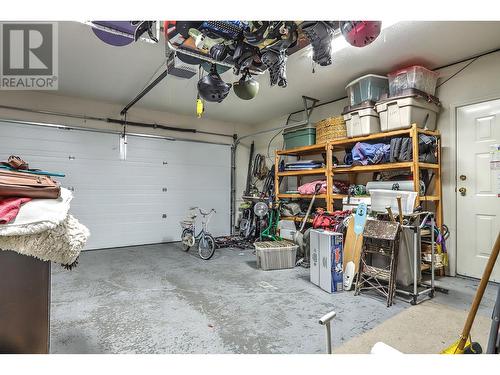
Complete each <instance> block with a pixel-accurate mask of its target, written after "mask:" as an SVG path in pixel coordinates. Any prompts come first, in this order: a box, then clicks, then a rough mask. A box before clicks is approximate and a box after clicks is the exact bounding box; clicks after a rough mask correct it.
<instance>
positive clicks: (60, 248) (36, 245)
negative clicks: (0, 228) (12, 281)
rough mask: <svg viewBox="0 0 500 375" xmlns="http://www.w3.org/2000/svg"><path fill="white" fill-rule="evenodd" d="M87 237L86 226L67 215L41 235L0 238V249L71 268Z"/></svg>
mask: <svg viewBox="0 0 500 375" xmlns="http://www.w3.org/2000/svg"><path fill="white" fill-rule="evenodd" d="M89 236H90V232H89V230H88V229H87V227H86V226H84V225H83V224H80V222H79V221H78V220H77V219H75V218H74V217H73V216H72V215H67V216H66V218H65V219H64V220H63V221H62V222H61V223H60V224H59V225H56V226H55V227H54V228H52V229H49V230H46V231H44V232H41V233H37V234H26V235H19V236H17V235H16V236H0V249H1V250H12V251H15V252H17V253H19V254H22V255H29V256H32V257H35V258H38V259H41V260H45V261H52V262H56V263H60V264H62V265H64V266H70V267H71V266H72V265H74V263H75V261H76V260H77V258H78V256H79V255H80V251H82V249H83V247H84V246H85V244H86V243H87V239H88V238H89Z"/></svg>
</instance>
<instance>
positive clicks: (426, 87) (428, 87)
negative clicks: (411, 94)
mask: <svg viewBox="0 0 500 375" xmlns="http://www.w3.org/2000/svg"><path fill="white" fill-rule="evenodd" d="M387 76H388V77H389V94H390V95H391V96H396V95H400V94H401V92H402V91H403V90H406V89H417V90H421V91H423V92H425V93H427V94H429V95H434V93H435V92H436V83H437V79H438V76H439V73H436V72H433V71H432V70H428V69H426V68H424V67H423V66H419V65H414V66H410V67H408V68H404V69H400V70H397V71H395V72H392V73H389V74H388V75H387Z"/></svg>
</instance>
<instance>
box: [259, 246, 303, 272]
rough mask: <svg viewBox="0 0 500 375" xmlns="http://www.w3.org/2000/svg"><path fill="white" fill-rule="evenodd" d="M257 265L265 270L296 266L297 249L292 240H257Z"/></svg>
mask: <svg viewBox="0 0 500 375" xmlns="http://www.w3.org/2000/svg"><path fill="white" fill-rule="evenodd" d="M254 246H255V255H256V257H257V267H258V268H261V269H263V270H265V271H268V270H280V269H286V268H293V267H295V260H296V258H297V249H298V248H299V247H298V246H297V245H296V244H295V243H293V242H291V241H286V240H283V241H263V242H255V243H254Z"/></svg>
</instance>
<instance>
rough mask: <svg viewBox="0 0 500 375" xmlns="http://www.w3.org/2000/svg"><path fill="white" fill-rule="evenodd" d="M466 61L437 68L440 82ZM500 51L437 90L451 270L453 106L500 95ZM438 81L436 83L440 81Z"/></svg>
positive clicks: (453, 258)
mask: <svg viewBox="0 0 500 375" xmlns="http://www.w3.org/2000/svg"><path fill="white" fill-rule="evenodd" d="M466 64H467V62H465V63H461V64H457V65H454V66H451V67H449V68H446V69H442V70H441V71H439V73H440V80H439V82H443V81H444V80H446V79H447V78H448V77H450V76H451V75H453V74H454V73H456V72H458V71H459V70H460V69H461V68H462V67H464V66H465V65H466ZM498 77H500V53H499V52H497V53H493V54H490V55H487V56H483V57H481V58H479V59H478V60H477V61H475V62H474V63H472V64H471V65H470V66H469V67H467V68H466V69H464V70H463V71H462V72H460V73H458V74H457V75H456V76H455V77H453V78H451V79H450V80H449V81H448V82H446V83H444V84H443V85H442V86H441V87H439V89H438V90H437V96H438V97H439V99H440V100H441V104H442V110H441V113H440V115H439V119H438V129H439V131H440V132H441V134H442V139H443V141H442V142H443V148H442V150H443V154H442V155H443V158H442V164H441V165H442V186H443V198H444V199H443V210H444V222H445V224H447V225H448V227H449V228H450V238H449V240H448V243H447V245H448V249H449V253H450V254H449V256H450V267H449V271H450V274H452V275H454V274H455V270H456V242H455V240H456V232H457V222H456V191H455V188H456V121H455V114H456V108H457V107H459V106H463V105H467V104H473V103H478V102H482V101H486V100H492V99H498V98H500V83H499V81H498ZM439 82H438V84H439Z"/></svg>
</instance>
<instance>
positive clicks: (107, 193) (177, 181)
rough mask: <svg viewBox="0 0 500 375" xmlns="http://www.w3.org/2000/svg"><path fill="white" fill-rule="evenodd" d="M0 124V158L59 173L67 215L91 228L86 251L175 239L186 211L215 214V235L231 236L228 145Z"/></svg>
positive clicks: (212, 229) (177, 238) (210, 227)
mask: <svg viewBox="0 0 500 375" xmlns="http://www.w3.org/2000/svg"><path fill="white" fill-rule="evenodd" d="M127 138H128V139H127V141H128V145H127V158H126V160H120V153H119V135H117V134H106V133H97V132H91V131H80V130H67V129H59V128H50V127H42V126H32V125H23V124H13V123H0V160H6V159H7V157H8V156H9V155H11V154H15V155H19V156H21V157H22V158H23V159H25V160H26V161H27V162H29V164H30V167H32V168H39V169H43V170H47V171H56V172H63V173H65V174H66V177H64V178H60V179H58V180H59V181H60V182H61V184H62V186H64V187H66V188H70V189H71V190H73V191H74V192H73V194H74V199H73V201H72V204H71V210H70V212H71V213H72V214H73V215H74V216H75V217H76V218H77V219H78V220H80V222H82V223H83V224H85V225H86V226H87V227H88V228H89V229H90V233H91V236H90V239H89V241H88V243H87V246H86V249H87V250H88V249H98V248H109V247H121V246H132V245H142V244H152V243H160V242H171V241H178V240H179V237H180V231H181V229H180V225H179V221H180V220H181V219H182V218H183V217H184V216H185V214H186V212H187V210H188V208H189V207H191V206H200V207H202V208H205V209H210V208H215V209H216V211H217V214H216V215H215V216H214V217H213V219H212V220H211V222H210V224H209V230H210V232H211V233H212V234H214V235H227V234H229V226H230V223H229V220H230V219H229V218H230V216H229V211H230V186H231V183H230V173H231V169H230V147H229V146H222V145H213V144H203V143H195V142H183V141H168V140H165V139H159V138H146V137H138V136H128V137H127Z"/></svg>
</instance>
